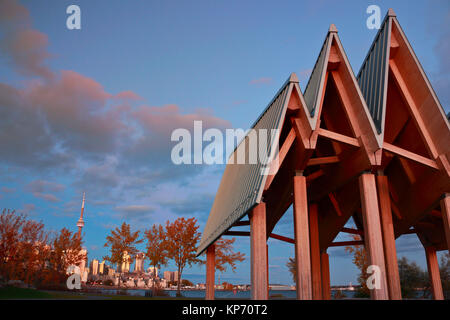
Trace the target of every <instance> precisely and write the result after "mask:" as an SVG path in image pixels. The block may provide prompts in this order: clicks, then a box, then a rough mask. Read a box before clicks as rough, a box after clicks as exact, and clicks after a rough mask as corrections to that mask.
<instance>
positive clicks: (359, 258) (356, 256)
mask: <svg viewBox="0 0 450 320" xmlns="http://www.w3.org/2000/svg"><path fill="white" fill-rule="evenodd" d="M352 238H353V240H355V241H361V237H360V236H359V235H356V234H355V235H352ZM345 251H347V252H348V253H352V254H353V263H354V264H355V266H356V267H357V268H358V269H359V271H360V272H359V275H358V283H359V284H360V286H361V287H360V288H359V289H358V291H357V294H356V296H358V297H369V296H370V291H369V288H368V287H367V279H368V278H369V274H368V273H367V268H368V267H369V260H368V257H367V254H366V250H365V248H364V246H363V245H356V246H348V247H345Z"/></svg>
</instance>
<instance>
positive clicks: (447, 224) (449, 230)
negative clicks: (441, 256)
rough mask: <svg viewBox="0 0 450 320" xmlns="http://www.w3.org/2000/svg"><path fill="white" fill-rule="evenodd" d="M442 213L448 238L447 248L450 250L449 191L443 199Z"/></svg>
mask: <svg viewBox="0 0 450 320" xmlns="http://www.w3.org/2000/svg"><path fill="white" fill-rule="evenodd" d="M441 214H442V221H443V222H444V230H445V238H446V239H447V250H449V251H450V194H448V193H446V194H445V195H444V197H443V198H442V200H441Z"/></svg>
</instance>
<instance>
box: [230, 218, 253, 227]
mask: <svg viewBox="0 0 450 320" xmlns="http://www.w3.org/2000/svg"><path fill="white" fill-rule="evenodd" d="M249 225H250V221H248V220H241V221H237V222H235V223H234V224H233V227H241V226H249Z"/></svg>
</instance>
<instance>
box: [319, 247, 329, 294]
mask: <svg viewBox="0 0 450 320" xmlns="http://www.w3.org/2000/svg"><path fill="white" fill-rule="evenodd" d="M320 265H321V271H322V299H323V300H330V299H331V289H330V261H329V257H328V253H326V252H322V253H321V255H320Z"/></svg>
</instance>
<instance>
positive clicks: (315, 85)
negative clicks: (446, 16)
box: [303, 25, 337, 117]
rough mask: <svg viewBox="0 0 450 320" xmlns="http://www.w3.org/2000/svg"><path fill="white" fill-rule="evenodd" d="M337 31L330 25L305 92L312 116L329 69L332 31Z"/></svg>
mask: <svg viewBox="0 0 450 320" xmlns="http://www.w3.org/2000/svg"><path fill="white" fill-rule="evenodd" d="M333 27H334V25H333ZM336 31H337V30H335V27H334V29H332V28H331V27H330V30H329V31H328V33H327V36H326V37H325V41H324V42H323V45H322V48H321V49H320V54H319V56H318V58H317V60H316V63H315V64H314V68H313V70H312V72H311V76H310V77H309V80H308V83H307V84H306V88H305V92H304V94H303V97H304V99H305V102H306V106H307V107H308V110H309V112H310V115H311V117H314V115H315V111H316V109H317V105H318V103H320V99H319V97H321V92H322V90H323V79H324V77H325V73H326V71H327V63H328V57H329V52H330V47H331V37H330V35H331V33H332V32H336Z"/></svg>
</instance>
